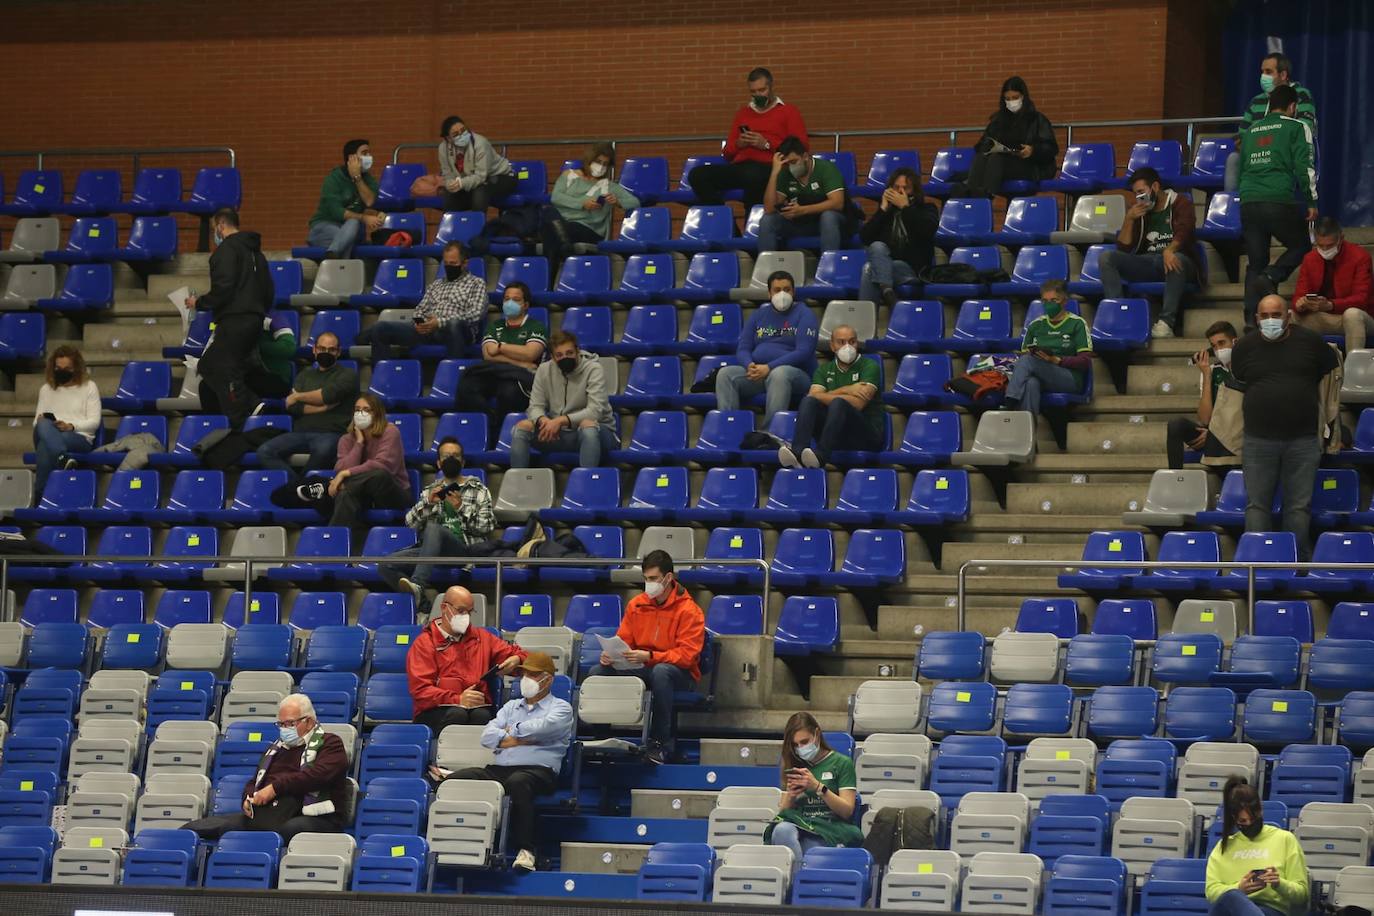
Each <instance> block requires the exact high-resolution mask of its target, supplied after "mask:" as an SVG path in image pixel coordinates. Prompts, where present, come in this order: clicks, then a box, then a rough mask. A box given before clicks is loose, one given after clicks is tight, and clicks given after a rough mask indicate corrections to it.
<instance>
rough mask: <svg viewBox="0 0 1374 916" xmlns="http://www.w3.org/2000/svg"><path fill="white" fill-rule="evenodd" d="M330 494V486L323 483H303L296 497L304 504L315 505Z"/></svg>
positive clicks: (297, 490) (297, 488) (297, 489)
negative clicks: (326, 494)
mask: <svg viewBox="0 0 1374 916" xmlns="http://www.w3.org/2000/svg"><path fill="white" fill-rule="evenodd" d="M327 492H329V485H328V484H326V483H323V482H318V481H317V482H315V483H303V484H301V485H300V486H299V487H296V495H297V496H299V497H300V498H301V501H302V502H307V503H313V502H319V501H320V500H321V499H324V494H325V493H327Z"/></svg>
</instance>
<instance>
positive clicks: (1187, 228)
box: [1116, 189, 1205, 279]
mask: <svg viewBox="0 0 1374 916" xmlns="http://www.w3.org/2000/svg"><path fill="white" fill-rule="evenodd" d="M1162 194H1163V196H1164V201H1165V206H1164V211H1163V212H1165V213H1168V214H1169V227H1170V229H1171V230H1172V231H1173V233H1174V237H1173V241H1175V242H1178V250H1179V251H1180V252H1182V253H1183V254H1186V255H1187V256H1188V257H1190V258H1192V259H1193V264H1194V266H1200V265H1201V264H1202V251H1201V248H1202V246H1201V244H1200V243H1199V242H1198V240H1197V235H1196V233H1197V213H1196V212H1195V211H1194V210H1193V199H1192V197H1187V196H1184V195H1182V194H1180V193H1178V192H1177V191H1175V190H1172V189H1166V190H1164V191H1163V192H1162ZM1149 220H1150V214H1146V215H1145V216H1142V217H1140V218H1139V219H1137V220H1136V221H1135V234H1134V235H1133V236H1132V238H1131V241H1130V242H1123V241H1121V238H1120V236H1118V237H1117V242H1116V247H1117V248H1118V249H1119V250H1121V251H1125V252H1129V253H1130V254H1145V253H1146V252H1148V251H1149V245H1150V241H1151V240H1150V239H1149V238H1148V235H1149V229H1148V222H1149ZM1197 279H1205V278H1197Z"/></svg>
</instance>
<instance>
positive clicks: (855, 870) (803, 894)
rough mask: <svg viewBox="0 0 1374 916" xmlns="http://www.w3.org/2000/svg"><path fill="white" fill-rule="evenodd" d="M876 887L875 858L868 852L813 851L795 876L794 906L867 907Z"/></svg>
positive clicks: (830, 848) (823, 848) (827, 848)
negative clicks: (874, 876) (874, 885)
mask: <svg viewBox="0 0 1374 916" xmlns="http://www.w3.org/2000/svg"><path fill="white" fill-rule="evenodd" d="M872 883H873V856H872V855H870V854H869V852H868V850H867V849H863V848H853V849H847V848H845V847H842V846H839V847H835V846H816V847H812V848H811V849H810V850H808V851H807V853H806V855H805V856H804V857H803V858H802V862H801V868H800V869H798V870H797V872H796V874H794V875H793V876H792V905H793V906H818V907H845V908H859V907H863V906H866V905H867V904H868V896H869V891H870V889H871V887H872Z"/></svg>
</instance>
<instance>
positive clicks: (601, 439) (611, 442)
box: [510, 426, 620, 468]
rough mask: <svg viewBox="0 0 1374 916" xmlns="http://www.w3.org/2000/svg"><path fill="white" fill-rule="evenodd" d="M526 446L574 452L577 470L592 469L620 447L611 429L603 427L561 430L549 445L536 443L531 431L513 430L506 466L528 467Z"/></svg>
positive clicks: (547, 450) (544, 449)
mask: <svg viewBox="0 0 1374 916" xmlns="http://www.w3.org/2000/svg"><path fill="white" fill-rule="evenodd" d="M530 446H534V447H535V448H537V449H539V451H540V452H577V464H578V467H584V468H594V467H599V466H600V465H601V458H602V456H603V455H604V454H605V453H606V452H609V451H610V450H611V449H613V448H620V440H619V439H618V438H616V435H615V430H613V429H608V428H607V427H605V426H585V427H582V428H580V429H575V430H574V429H561V430H559V431H558V438H556V439H554V440H553V441H552V442H539V441H538V440H537V438H536V436H535V432H534V430H532V429H518V428H517V429H515V430H512V431H511V436H510V466H511V467H513V468H527V467H529V466H530Z"/></svg>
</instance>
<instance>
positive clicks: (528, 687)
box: [520, 674, 544, 700]
mask: <svg viewBox="0 0 1374 916" xmlns="http://www.w3.org/2000/svg"><path fill="white" fill-rule="evenodd" d="M543 689H544V688H543V686H541V685H540V683H539V682H538V681H536V680H535V679H534V678H532V677H530V676H529V675H528V674H527V675H525V676H524V677H522V678H521V679H520V695H521V696H522V697H524V698H525V699H527V700H530V699H533V698H534V697H537V696H538V695H539V691H541V690H543Z"/></svg>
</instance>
